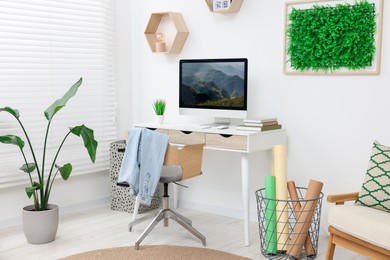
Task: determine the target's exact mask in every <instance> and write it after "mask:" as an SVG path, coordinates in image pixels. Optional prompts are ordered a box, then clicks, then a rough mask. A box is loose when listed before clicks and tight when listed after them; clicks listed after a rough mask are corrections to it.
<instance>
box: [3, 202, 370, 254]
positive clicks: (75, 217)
mask: <svg viewBox="0 0 390 260" xmlns="http://www.w3.org/2000/svg"><path fill="white" fill-rule="evenodd" d="M178 212H180V213H182V214H183V215H185V216H186V217H189V218H190V219H192V221H193V226H194V227H195V228H196V229H198V230H199V231H200V232H201V233H202V234H203V235H205V236H206V238H207V247H208V248H213V249H217V250H221V251H225V252H230V253H233V254H237V255H242V256H246V257H249V258H251V259H265V258H264V257H263V256H262V255H261V253H260V249H259V248H260V246H259V235H258V226H257V223H255V222H253V223H251V245H250V246H249V247H245V246H244V244H243V243H244V242H243V223H242V221H241V220H238V219H233V218H228V217H223V216H217V215H212V214H208V213H204V212H198V211H191V210H184V209H178ZM130 218H131V214H129V213H124V212H118V211H112V210H110V209H109V208H108V207H100V208H96V209H92V210H88V211H85V212H78V213H72V214H68V215H65V216H61V217H60V226H59V229H58V233H57V237H56V240H55V241H54V242H52V243H48V244H43V245H31V244H28V243H27V242H26V240H25V238H24V235H23V230H22V227H13V228H9V229H5V230H0V232H1V233H0V259H1V260H19V259H29V260H32V259H37V260H38V259H39V260H44V259H50V260H51V259H58V258H60V257H64V256H68V255H72V254H75V253H79V252H84V251H89V250H94V249H99V248H110V247H121V246H130V245H133V244H134V241H135V240H136V239H137V238H138V236H139V235H140V234H141V233H142V231H143V229H144V228H145V227H146V226H147V224H148V223H142V224H140V225H138V226H136V227H134V228H133V232H128V229H127V225H128V222H129V220H130ZM170 223H171V224H170V226H169V227H168V228H164V227H163V226H162V224H159V225H157V226H156V227H155V229H154V230H153V231H152V232H151V233H150V234H149V236H148V237H146V238H145V240H144V241H143V242H142V244H143V245H152V244H154V245H161V244H169V245H183V246H196V247H201V246H202V244H201V242H200V241H198V240H197V239H196V238H195V237H193V236H192V235H191V234H190V233H188V232H187V231H186V230H184V229H183V228H182V227H181V226H179V225H178V224H176V223H174V222H173V221H171V222H170ZM142 244H141V245H142ZM326 244H327V237H326V236H324V237H321V238H320V243H319V255H318V257H317V259H325V250H326ZM129 259H131V258H129ZM334 259H335V260H352V259H353V260H365V259H367V258H364V257H360V256H357V255H356V254H354V253H352V252H349V251H347V250H343V249H341V248H337V247H336V252H335V258H334ZM113 260H114V259H113Z"/></svg>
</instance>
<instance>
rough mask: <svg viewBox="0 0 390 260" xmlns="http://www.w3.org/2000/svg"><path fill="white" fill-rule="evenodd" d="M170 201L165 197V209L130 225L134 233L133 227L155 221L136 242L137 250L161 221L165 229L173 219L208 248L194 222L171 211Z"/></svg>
mask: <svg viewBox="0 0 390 260" xmlns="http://www.w3.org/2000/svg"><path fill="white" fill-rule="evenodd" d="M168 199H169V197H163V208H162V209H160V210H155V211H154V212H153V213H151V214H149V215H147V216H144V217H142V218H140V219H137V220H134V221H132V222H131V223H130V224H129V231H130V232H131V231H132V228H133V226H135V225H137V224H139V223H141V222H144V221H146V220H148V219H151V218H153V221H152V222H151V223H150V224H149V225H148V227H147V228H146V229H145V230H144V231H143V232H142V234H141V235H140V237H139V238H138V239H137V241H135V249H136V250H138V249H139V245H140V244H141V242H142V241H143V240H144V239H145V237H146V236H147V235H148V234H149V233H150V232H151V231H152V229H153V228H154V227H155V226H156V225H157V224H158V223H159V222H160V221H161V220H164V227H167V226H168V220H169V219H172V220H174V221H176V222H177V223H179V224H180V225H181V226H182V227H184V228H185V229H187V230H188V231H189V232H190V233H192V234H193V235H194V236H196V237H197V238H198V239H199V240H200V241H201V242H202V244H203V246H206V238H205V237H204V236H203V235H202V234H201V233H200V232H199V231H197V230H196V229H195V228H193V227H192V221H191V220H190V219H188V218H186V217H184V216H183V215H181V214H179V213H177V212H175V211H173V210H171V209H169V207H168Z"/></svg>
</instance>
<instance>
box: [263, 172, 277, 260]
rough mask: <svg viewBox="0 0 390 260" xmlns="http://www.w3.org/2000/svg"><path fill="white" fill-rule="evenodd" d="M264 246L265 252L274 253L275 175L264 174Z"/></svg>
mask: <svg viewBox="0 0 390 260" xmlns="http://www.w3.org/2000/svg"><path fill="white" fill-rule="evenodd" d="M265 198H266V199H265V200H264V202H265V246H266V252H267V254H276V252H277V250H276V242H277V240H276V201H275V198H276V190H275V176H265Z"/></svg>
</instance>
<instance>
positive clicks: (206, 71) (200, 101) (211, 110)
mask: <svg viewBox="0 0 390 260" xmlns="http://www.w3.org/2000/svg"><path fill="white" fill-rule="evenodd" d="M247 71H248V60H247V59H245V58H234V59H196V60H180V82H179V107H180V114H194V115H201V114H204V115H208V116H216V117H231V118H237V117H238V118H244V117H245V116H246V110H247Z"/></svg>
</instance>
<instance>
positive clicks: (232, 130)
mask: <svg viewBox="0 0 390 260" xmlns="http://www.w3.org/2000/svg"><path fill="white" fill-rule="evenodd" d="M135 126H136V127H146V128H156V129H157V128H160V129H169V130H179V131H192V132H201V133H210V134H221V135H243V136H249V135H259V134H260V135H266V134H270V133H271V134H275V133H285V132H286V130H285V129H277V130H271V131H264V132H256V131H242V130H237V129H236V128H237V125H230V126H229V128H227V129H217V127H215V126H212V127H210V128H203V127H202V126H200V125H196V124H157V123H141V124H135Z"/></svg>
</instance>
